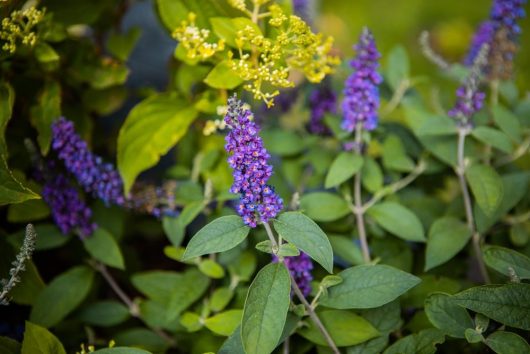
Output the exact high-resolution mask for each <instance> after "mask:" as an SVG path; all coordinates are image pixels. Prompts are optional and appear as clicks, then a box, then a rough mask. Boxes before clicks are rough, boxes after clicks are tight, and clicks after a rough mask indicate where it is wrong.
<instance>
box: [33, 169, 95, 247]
mask: <svg viewBox="0 0 530 354" xmlns="http://www.w3.org/2000/svg"><path fill="white" fill-rule="evenodd" d="M42 198H43V199H44V201H45V202H46V203H47V204H48V205H49V206H50V209H51V212H52V217H53V220H54V222H55V224H56V225H57V227H58V228H59V230H61V232H62V233H63V234H65V235H66V234H68V233H70V232H71V231H77V233H78V234H79V235H80V236H81V237H82V238H84V237H87V236H90V235H91V234H92V232H94V230H95V229H96V224H95V223H93V222H92V221H91V219H92V210H90V208H89V207H88V206H87V205H86V204H85V202H84V201H83V200H82V199H81V198H80V197H79V193H78V191H77V189H76V188H75V187H74V186H73V185H72V184H71V183H70V181H69V180H68V177H66V176H65V175H64V174H62V173H59V174H56V175H55V176H53V178H50V179H49V180H48V181H47V182H46V183H45V184H44V187H43V189H42Z"/></svg>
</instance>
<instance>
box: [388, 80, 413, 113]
mask: <svg viewBox="0 0 530 354" xmlns="http://www.w3.org/2000/svg"><path fill="white" fill-rule="evenodd" d="M409 88H410V80H409V79H403V80H401V82H400V83H399V86H398V87H397V89H396V91H394V95H393V96H392V98H391V99H390V101H389V102H388V104H387V105H386V106H385V108H384V109H383V111H382V112H381V116H382V117H385V116H387V115H389V114H390V113H392V112H393V111H394V109H396V108H397V106H398V105H399V103H400V102H401V100H402V99H403V96H405V93H406V92H407V90H408V89H409Z"/></svg>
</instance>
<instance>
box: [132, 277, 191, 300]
mask: <svg viewBox="0 0 530 354" xmlns="http://www.w3.org/2000/svg"><path fill="white" fill-rule="evenodd" d="M182 278H183V274H182V273H177V272H170V271H148V272H142V273H136V274H134V275H133V276H132V277H131V282H132V284H133V285H134V287H135V288H136V289H138V291H140V292H141V293H142V294H144V295H145V296H147V297H148V298H150V299H153V300H155V301H157V302H160V303H162V304H167V303H169V300H170V297H171V294H172V292H173V291H176V288H177V287H179V283H180V282H181V280H182Z"/></svg>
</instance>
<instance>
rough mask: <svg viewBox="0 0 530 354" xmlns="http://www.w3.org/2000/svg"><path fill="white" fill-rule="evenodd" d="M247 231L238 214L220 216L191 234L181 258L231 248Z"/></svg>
mask: <svg viewBox="0 0 530 354" xmlns="http://www.w3.org/2000/svg"><path fill="white" fill-rule="evenodd" d="M249 231H250V228H249V227H248V226H246V225H245V224H244V223H243V220H242V219H241V217H240V216H237V215H229V216H222V217H220V218H218V219H215V220H214V221H212V222H211V223H209V224H208V225H206V226H204V227H203V228H202V229H200V230H199V232H197V233H196V234H195V236H193V238H192V239H191V240H190V242H189V243H188V246H187V247H186V252H184V255H183V256H182V259H183V260H186V259H190V258H194V257H198V256H202V255H204V254H209V253H218V252H223V251H227V250H229V249H232V248H234V247H235V246H237V245H238V244H240V243H241V242H243V240H244V239H245V238H246V237H247V235H248V233H249Z"/></svg>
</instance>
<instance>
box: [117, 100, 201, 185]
mask: <svg viewBox="0 0 530 354" xmlns="http://www.w3.org/2000/svg"><path fill="white" fill-rule="evenodd" d="M196 117H197V111H196V110H195V109H194V108H193V107H191V106H190V105H189V104H188V103H187V102H186V101H184V100H183V99H181V98H177V97H175V96H173V95H171V94H157V95H153V96H151V97H149V98H147V99H146V100H144V101H142V102H140V103H139V104H138V105H136V107H134V108H133V109H132V110H131V112H130V113H129V115H128V116H127V119H126V120H125V123H124V124H123V126H122V127H121V129H120V133H119V136H118V169H119V171H120V174H121V177H122V179H123V183H124V191H125V193H128V192H129V190H130V189H131V186H132V184H133V183H134V180H135V179H136V177H137V176H138V174H140V172H143V171H144V170H146V169H148V168H149V167H152V166H154V165H155V164H156V163H157V162H158V160H159V159H160V156H161V155H164V154H165V153H167V152H168V151H169V149H171V148H172V147H173V146H174V145H175V144H176V143H177V142H178V141H179V140H180V139H181V138H182V137H183V136H184V134H186V132H187V131H188V127H189V126H190V124H191V123H192V122H193V121H194V120H195V118H196Z"/></svg>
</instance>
